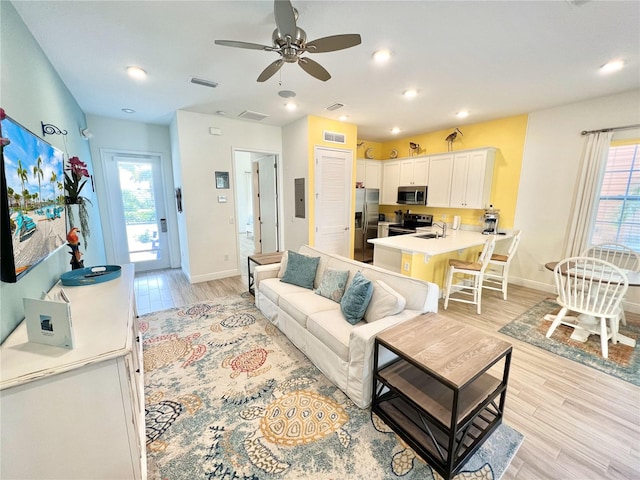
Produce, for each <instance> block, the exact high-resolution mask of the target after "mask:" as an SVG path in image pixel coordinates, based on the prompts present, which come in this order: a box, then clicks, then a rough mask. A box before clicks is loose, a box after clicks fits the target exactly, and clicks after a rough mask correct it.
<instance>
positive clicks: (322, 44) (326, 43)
mask: <svg viewBox="0 0 640 480" xmlns="http://www.w3.org/2000/svg"><path fill="white" fill-rule="evenodd" d="M361 42H362V39H361V38H360V35H358V34H357V33H346V34H344V35H332V36H330V37H323V38H318V39H317V40H313V41H311V42H307V47H306V49H307V51H308V52H309V53H325V52H335V51H336V50H343V49H345V48H351V47H355V46H356V45H360V43H361Z"/></svg>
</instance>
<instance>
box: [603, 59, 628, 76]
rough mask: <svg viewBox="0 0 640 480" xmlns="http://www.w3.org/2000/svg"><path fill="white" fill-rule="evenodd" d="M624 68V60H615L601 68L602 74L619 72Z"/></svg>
mask: <svg viewBox="0 0 640 480" xmlns="http://www.w3.org/2000/svg"><path fill="white" fill-rule="evenodd" d="M622 67H624V60H613V61H611V62H608V63H605V64H604V65H602V66H601V67H600V72H601V73H612V72H617V71H618V70H622Z"/></svg>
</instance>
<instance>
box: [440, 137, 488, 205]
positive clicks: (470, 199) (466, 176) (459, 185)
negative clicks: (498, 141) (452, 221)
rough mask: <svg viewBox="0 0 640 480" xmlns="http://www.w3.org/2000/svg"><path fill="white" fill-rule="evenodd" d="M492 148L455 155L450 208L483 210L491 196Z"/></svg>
mask: <svg viewBox="0 0 640 480" xmlns="http://www.w3.org/2000/svg"><path fill="white" fill-rule="evenodd" d="M494 160H495V149H494V148H483V149H479V150H471V151H465V152H458V153H455V154H454V156H453V173H452V177H451V196H450V201H449V206H450V207H451V208H475V209H481V208H485V207H486V205H487V204H488V203H489V199H490V196H491V183H492V179H493V164H494Z"/></svg>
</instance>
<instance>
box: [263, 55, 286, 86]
mask: <svg viewBox="0 0 640 480" xmlns="http://www.w3.org/2000/svg"><path fill="white" fill-rule="evenodd" d="M283 64H284V60H283V59H281V58H279V59H278V60H276V61H275V62H273V63H272V64H270V65H269V66H268V67H267V68H265V69H264V70H263V71H262V73H261V74H260V76H259V77H258V82H264V81H266V80H269V79H270V78H271V77H273V75H274V74H275V73H276V72H277V71H278V70H280V68H281V67H282V65H283Z"/></svg>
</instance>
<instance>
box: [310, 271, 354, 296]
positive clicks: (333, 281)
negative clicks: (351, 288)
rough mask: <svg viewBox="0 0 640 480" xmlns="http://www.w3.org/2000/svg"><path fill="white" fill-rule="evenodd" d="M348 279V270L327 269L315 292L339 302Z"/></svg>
mask: <svg viewBox="0 0 640 480" xmlns="http://www.w3.org/2000/svg"><path fill="white" fill-rule="evenodd" d="M348 278H349V270H335V269H333V268H327V269H326V270H325V271H324V274H323V275H322V280H321V281H320V286H319V287H318V289H317V290H316V293H317V294H318V295H322V296H323V297H325V298H328V299H330V300H333V301H334V302H339V301H340V299H341V298H342V295H344V290H345V288H346V287H347V279H348Z"/></svg>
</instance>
